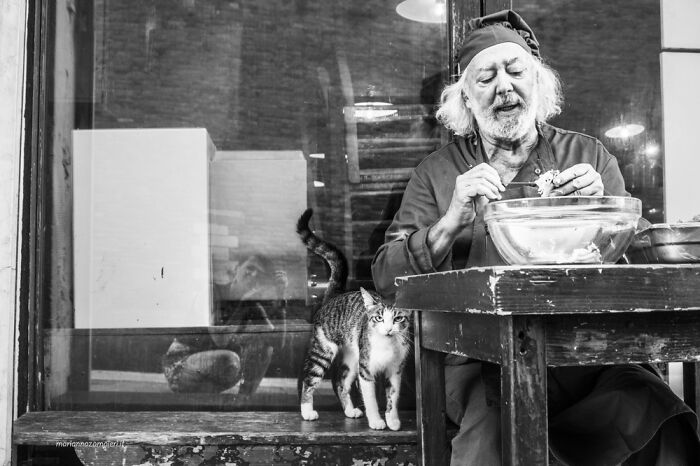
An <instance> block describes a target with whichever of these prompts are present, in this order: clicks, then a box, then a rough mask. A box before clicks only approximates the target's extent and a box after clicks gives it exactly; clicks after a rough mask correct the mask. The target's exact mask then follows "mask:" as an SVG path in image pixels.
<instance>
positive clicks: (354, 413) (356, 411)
mask: <svg viewBox="0 0 700 466" xmlns="http://www.w3.org/2000/svg"><path fill="white" fill-rule="evenodd" d="M345 417H350V418H353V419H354V418H358V417H362V410H361V409H360V408H352V409H351V408H348V409H346V410H345Z"/></svg>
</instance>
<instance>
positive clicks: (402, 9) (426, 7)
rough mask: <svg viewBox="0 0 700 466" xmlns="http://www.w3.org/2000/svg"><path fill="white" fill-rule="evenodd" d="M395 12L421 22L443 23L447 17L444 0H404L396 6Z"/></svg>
mask: <svg viewBox="0 0 700 466" xmlns="http://www.w3.org/2000/svg"><path fill="white" fill-rule="evenodd" d="M396 12H397V13H398V14H400V15H401V16H403V17H404V18H406V19H410V20H411V21H419V22H421V23H444V22H445V21H446V17H447V15H446V13H447V12H446V7H445V0H404V1H403V2H401V3H399V4H398V5H397V6H396Z"/></svg>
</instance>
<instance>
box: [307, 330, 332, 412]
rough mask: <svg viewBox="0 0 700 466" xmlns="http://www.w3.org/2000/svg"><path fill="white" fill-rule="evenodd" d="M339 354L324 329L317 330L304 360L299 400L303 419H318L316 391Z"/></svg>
mask: <svg viewBox="0 0 700 466" xmlns="http://www.w3.org/2000/svg"><path fill="white" fill-rule="evenodd" d="M337 353H338V345H336V344H335V343H333V342H332V341H330V340H329V339H328V338H326V335H325V333H324V332H323V329H321V328H315V329H314V336H313V339H312V342H311V347H310V348H309V351H308V352H307V353H306V358H305V359H304V381H303V383H302V387H301V394H300V400H299V401H300V409H301V417H302V418H304V419H305V420H307V421H315V420H316V419H318V411H316V410H314V390H316V387H318V385H319V384H320V383H321V380H323V376H324V375H325V374H326V371H327V370H328V368H329V367H330V366H331V363H332V362H333V359H334V358H335V355H336V354H337Z"/></svg>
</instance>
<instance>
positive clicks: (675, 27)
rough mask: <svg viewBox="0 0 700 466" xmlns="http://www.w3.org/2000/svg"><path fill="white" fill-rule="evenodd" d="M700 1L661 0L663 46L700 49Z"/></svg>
mask: <svg viewBox="0 0 700 466" xmlns="http://www.w3.org/2000/svg"><path fill="white" fill-rule="evenodd" d="M698 18H700V1H699V0H661V46H662V47H663V48H690V49H700V27H698V21H697V19H698Z"/></svg>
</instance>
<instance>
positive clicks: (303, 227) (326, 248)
mask: <svg viewBox="0 0 700 466" xmlns="http://www.w3.org/2000/svg"><path fill="white" fill-rule="evenodd" d="M313 213H314V211H313V209H306V210H305V211H304V213H303V214H301V217H299V220H298V221H297V234H298V235H299V238H301V242H302V243H304V246H306V249H308V250H309V251H311V252H313V253H314V254H316V255H317V256H320V257H321V258H323V260H325V261H326V263H327V264H328V267H329V268H330V270H331V273H330V277H329V278H328V288H326V292H325V293H324V295H323V302H324V303H325V302H327V301H328V300H329V299H330V298H332V297H333V296H337V295H339V294H342V293H343V292H345V285H346V282H347V280H348V260H347V259H346V258H345V254H343V252H342V251H341V250H340V249H339V248H337V247H336V246H334V245H333V244H331V243H329V242H327V241H324V240H322V239H321V238H319V237H318V236H316V235H315V234H314V233H313V232H312V231H311V228H309V220H310V219H311V216H312V215H313Z"/></svg>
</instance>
